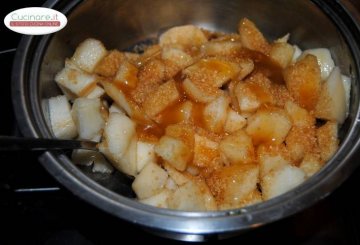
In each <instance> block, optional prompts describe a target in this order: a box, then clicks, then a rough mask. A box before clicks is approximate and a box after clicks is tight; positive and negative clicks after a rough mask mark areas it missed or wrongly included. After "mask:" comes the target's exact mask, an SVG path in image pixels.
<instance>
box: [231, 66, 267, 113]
mask: <svg viewBox="0 0 360 245" xmlns="http://www.w3.org/2000/svg"><path fill="white" fill-rule="evenodd" d="M272 88H273V85H272V82H271V81H270V80H269V79H268V78H267V77H266V76H264V75H263V74H261V73H257V74H255V75H253V76H251V77H249V78H248V79H246V80H245V81H244V82H239V83H237V85H236V86H235V95H236V98H237V100H238V103H239V108H240V111H241V112H254V111H256V110H257V109H258V108H259V107H260V106H261V105H262V104H273V103H274V97H273V95H272V93H271V89H272Z"/></svg>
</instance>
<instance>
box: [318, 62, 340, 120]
mask: <svg viewBox="0 0 360 245" xmlns="http://www.w3.org/2000/svg"><path fill="white" fill-rule="evenodd" d="M346 111H347V106H346V91H345V88H344V84H343V81H342V78H341V73H340V69H339V68H338V67H335V68H334V69H333V71H332V72H331V74H330V76H329V78H328V79H327V80H326V82H324V83H323V85H322V91H321V94H320V98H319V102H318V103H317V105H316V111H315V116H316V117H318V118H322V119H326V120H331V121H337V122H338V123H339V124H342V123H343V122H344V121H345V118H346Z"/></svg>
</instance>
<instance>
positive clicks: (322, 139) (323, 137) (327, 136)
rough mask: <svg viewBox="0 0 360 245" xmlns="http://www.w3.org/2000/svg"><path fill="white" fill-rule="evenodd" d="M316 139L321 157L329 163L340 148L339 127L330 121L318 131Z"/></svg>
mask: <svg viewBox="0 0 360 245" xmlns="http://www.w3.org/2000/svg"><path fill="white" fill-rule="evenodd" d="M316 137H317V140H318V144H319V148H320V156H321V160H322V161H323V162H327V161H329V160H330V158H331V157H332V156H333V155H334V154H335V153H336V151H337V149H338V148H339V139H338V125H337V124H336V123H335V122H331V121H328V122H326V123H325V124H324V125H323V126H321V127H319V128H318V129H316Z"/></svg>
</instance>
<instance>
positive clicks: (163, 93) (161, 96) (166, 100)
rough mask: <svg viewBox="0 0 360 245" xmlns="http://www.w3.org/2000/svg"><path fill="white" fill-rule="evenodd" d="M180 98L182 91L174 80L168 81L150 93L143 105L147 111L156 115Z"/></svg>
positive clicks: (149, 114)
mask: <svg viewBox="0 0 360 245" xmlns="http://www.w3.org/2000/svg"><path fill="white" fill-rule="evenodd" d="M179 99H180V93H179V91H178V90H177V88H176V84H175V81H174V80H170V81H167V82H166V83H164V84H162V85H160V87H159V88H158V89H157V90H156V91H154V92H152V93H150V94H149V95H148V97H147V98H146V99H145V101H144V104H143V107H144V111H145V113H146V114H147V115H148V116H150V117H154V116H156V115H157V114H159V113H160V112H162V111H163V110H165V109H166V108H168V107H169V106H171V105H173V104H174V103H175V102H176V101H178V100H179Z"/></svg>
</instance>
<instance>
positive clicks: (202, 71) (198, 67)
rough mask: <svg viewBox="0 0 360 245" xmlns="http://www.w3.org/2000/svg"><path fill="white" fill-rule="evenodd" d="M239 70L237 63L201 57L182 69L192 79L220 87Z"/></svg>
mask: <svg viewBox="0 0 360 245" xmlns="http://www.w3.org/2000/svg"><path fill="white" fill-rule="evenodd" d="M240 71H241V66H240V65H239V64H238V63H235V62H231V61H228V60H226V59H221V58H216V57H213V58H206V59H201V60H199V61H198V62H196V63H194V64H193V65H191V66H189V67H188V68H186V69H185V70H184V71H183V74H185V75H187V77H189V78H190V79H191V80H192V81H194V80H199V81H202V82H203V83H204V82H205V83H206V84H207V85H208V86H213V87H217V88H220V87H221V86H222V85H224V84H225V83H226V82H228V81H229V80H230V79H233V78H235V77H236V76H237V75H238V74H239V72H240Z"/></svg>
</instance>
